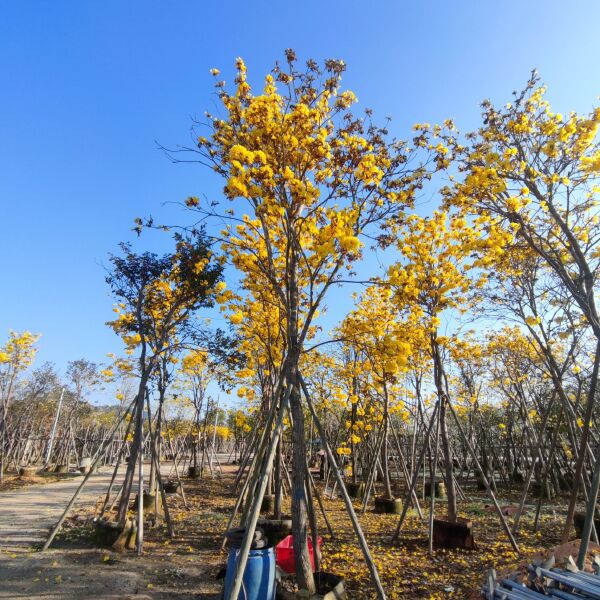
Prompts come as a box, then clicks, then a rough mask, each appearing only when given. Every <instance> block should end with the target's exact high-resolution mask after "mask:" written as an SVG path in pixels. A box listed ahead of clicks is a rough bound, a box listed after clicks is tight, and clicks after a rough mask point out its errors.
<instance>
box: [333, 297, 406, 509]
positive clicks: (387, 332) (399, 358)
mask: <svg viewBox="0 0 600 600" xmlns="http://www.w3.org/2000/svg"><path fill="white" fill-rule="evenodd" d="M391 297H392V290H391V289H390V288H389V287H387V286H385V287H383V286H371V287H369V288H367V289H366V290H365V292H364V294H363V295H362V297H361V298H360V301H359V304H358V307H357V308H356V309H355V310H353V311H352V312H351V313H350V314H349V315H348V316H347V317H346V318H345V319H344V321H343V323H342V325H341V327H340V333H341V336H342V337H343V338H344V339H345V340H347V341H348V342H350V343H351V344H353V345H354V346H355V347H356V348H357V349H358V350H359V352H360V353H361V354H363V355H364V357H365V360H364V362H365V363H366V364H367V365H368V368H367V369H366V370H367V372H368V373H369V375H370V377H369V379H370V382H369V383H370V385H371V386H372V388H373V390H374V391H375V393H376V395H377V397H378V399H379V400H380V403H381V417H382V419H381V425H382V431H381V438H380V439H381V442H380V444H381V469H382V472H383V483H384V498H386V499H393V497H394V496H393V494H392V487H391V482H390V472H389V428H390V415H391V414H392V412H393V411H394V410H397V409H398V408H403V406H402V403H401V402H399V399H398V398H397V397H394V396H395V395H394V393H393V390H394V387H395V385H396V384H397V383H398V378H399V377H400V375H401V374H402V373H403V372H404V371H405V370H406V368H407V366H408V357H409V355H410V352H411V346H410V342H409V340H410V336H409V332H408V327H407V326H406V324H405V323H402V322H399V321H398V311H397V309H396V306H395V304H394V303H393V302H392V301H391ZM357 391H358V390H355V391H354V397H353V398H352V400H354V402H353V404H354V403H357V402H358V396H357V395H356V392H357ZM355 435H356V434H355V432H354V431H353V432H352V441H354V438H355ZM356 437H358V436H356ZM359 441H360V440H359Z"/></svg>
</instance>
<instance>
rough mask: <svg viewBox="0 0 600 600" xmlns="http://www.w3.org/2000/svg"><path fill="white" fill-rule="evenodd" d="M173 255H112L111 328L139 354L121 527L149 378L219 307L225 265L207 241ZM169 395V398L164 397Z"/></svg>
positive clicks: (126, 251) (179, 242)
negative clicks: (197, 322) (203, 311)
mask: <svg viewBox="0 0 600 600" xmlns="http://www.w3.org/2000/svg"><path fill="white" fill-rule="evenodd" d="M175 241H176V250H175V252H174V253H173V254H167V255H165V256H162V257H159V256H157V255H155V254H152V253H148V252H146V253H144V254H136V253H134V252H133V251H132V250H131V248H130V247H129V246H128V245H126V244H123V245H122V246H121V248H122V250H123V256H112V257H111V262H112V263H113V271H112V272H111V273H110V275H109V276H108V277H107V278H106V280H107V283H108V284H109V285H110V287H111V289H112V292H113V294H114V295H115V297H116V298H117V299H118V300H119V304H118V305H117V306H116V307H115V312H116V313H117V315H118V316H117V318H116V319H115V320H113V321H111V322H110V323H109V325H110V326H111V327H112V328H113V330H114V331H115V332H116V333H117V334H119V335H120V336H121V339H122V340H123V342H124V344H125V347H126V352H127V353H128V354H130V355H133V354H135V353H136V352H137V358H136V361H135V362H136V363H137V372H138V376H139V384H138V391H137V396H136V403H135V408H134V414H135V419H136V420H135V424H136V427H135V430H134V439H133V445H132V454H131V459H130V461H129V463H128V466H127V473H126V476H125V481H124V484H123V491H122V493H121V499H120V503H119V522H120V523H121V525H123V524H124V523H125V520H126V517H127V509H128V506H129V497H130V494H131V486H132V483H133V477H134V472H135V463H136V459H137V457H138V453H139V452H140V448H141V444H142V436H143V419H144V402H145V397H146V388H147V385H148V381H149V379H150V377H151V376H152V375H153V373H155V372H156V371H157V370H160V369H161V366H164V361H169V360H170V358H171V357H173V356H174V354H175V353H176V352H177V351H181V349H182V347H183V344H184V341H185V340H188V338H189V329H188V328H189V326H190V324H191V322H192V320H193V318H194V316H195V313H196V311H197V310H199V309H200V308H202V307H207V306H211V305H212V304H213V303H214V297H215V294H216V285H217V283H218V281H219V279H220V278H221V273H222V264H221V263H220V261H218V260H216V259H215V258H214V257H213V255H212V253H211V251H210V249H209V246H208V244H207V241H206V239H205V238H204V237H203V236H202V235H201V234H198V235H197V236H196V237H193V238H183V237H181V236H177V237H176V238H175ZM163 396H164V394H163Z"/></svg>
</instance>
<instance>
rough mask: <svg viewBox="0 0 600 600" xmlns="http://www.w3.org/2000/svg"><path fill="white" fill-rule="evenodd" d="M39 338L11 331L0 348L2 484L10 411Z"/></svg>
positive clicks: (34, 353) (31, 362) (31, 334)
mask: <svg viewBox="0 0 600 600" xmlns="http://www.w3.org/2000/svg"><path fill="white" fill-rule="evenodd" d="M39 338H40V336H39V335H35V334H33V333H30V332H29V331H23V332H22V333H18V332H16V331H10V332H9V334H8V340H7V341H6V343H5V344H4V346H1V347H0V401H1V402H2V406H1V408H2V414H1V415H0V428H1V430H2V437H1V440H0V444H1V447H0V450H1V453H2V457H1V462H0V483H2V482H3V480H4V456H5V452H6V447H5V446H6V443H7V438H6V433H7V422H6V419H7V416H8V409H9V406H10V404H11V401H12V399H13V396H14V392H15V385H16V384H17V381H18V377H19V373H22V372H23V371H25V370H26V369H28V368H29V367H30V366H31V365H32V364H33V360H34V358H35V355H36V352H37V348H36V347H35V344H36V343H37V341H38V340H39Z"/></svg>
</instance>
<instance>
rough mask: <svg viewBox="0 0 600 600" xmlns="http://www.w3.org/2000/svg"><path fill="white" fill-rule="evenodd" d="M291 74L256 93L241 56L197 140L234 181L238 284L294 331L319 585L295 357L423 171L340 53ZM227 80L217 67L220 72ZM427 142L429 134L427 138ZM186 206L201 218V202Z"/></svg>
mask: <svg viewBox="0 0 600 600" xmlns="http://www.w3.org/2000/svg"><path fill="white" fill-rule="evenodd" d="M286 57H287V70H284V69H283V68H281V67H279V66H277V67H276V68H275V69H274V70H273V73H272V74H269V75H267V77H266V78H265V83H264V86H263V88H262V90H261V91H260V92H259V93H258V94H254V93H253V92H252V90H251V87H250V84H249V82H248V78H247V69H246V66H245V64H244V62H243V60H241V59H238V61H237V64H236V70H237V73H236V77H235V89H234V90H233V91H232V92H228V91H227V89H226V86H225V84H224V83H223V82H218V83H217V89H218V91H219V97H220V102H221V106H222V108H223V111H224V116H223V118H220V117H217V116H213V115H210V114H209V115H207V116H208V119H209V121H210V129H211V131H210V135H209V136H208V137H204V136H201V137H199V139H198V149H197V152H198V153H199V154H200V155H201V157H202V158H201V160H202V162H204V163H205V164H207V165H209V166H210V167H212V168H213V169H214V170H215V171H216V172H217V173H219V174H220V175H221V176H222V177H223V178H224V179H225V187H224V194H225V196H226V197H227V198H228V199H229V200H231V201H232V202H235V204H234V207H235V208H234V209H231V210H232V212H233V214H229V217H230V219H231V221H232V222H231V223H230V224H229V225H228V226H227V227H226V228H225V229H224V230H223V232H222V236H223V250H224V252H225V253H226V254H227V255H228V256H229V257H230V259H231V262H232V263H233V264H234V265H235V266H236V267H237V268H238V269H239V271H240V273H241V286H242V287H243V288H244V289H245V290H246V291H247V292H252V291H254V290H256V289H257V288H265V289H268V290H269V293H270V296H271V297H272V298H273V301H274V302H275V303H276V306H277V310H279V311H280V318H281V321H282V325H283V331H284V332H285V352H286V355H285V361H284V367H283V372H284V374H285V379H286V385H287V386H289V389H290V393H291V396H290V406H291V414H292V420H293V428H292V437H293V449H294V450H293V470H292V471H293V478H294V481H293V487H294V490H293V493H292V499H293V506H292V517H293V523H294V525H293V534H294V538H295V540H296V544H295V547H296V548H297V552H296V554H295V556H296V571H297V575H298V582H299V585H300V587H301V588H304V589H308V590H309V591H310V592H311V593H314V591H315V584H314V578H313V574H312V570H311V567H310V561H309V555H308V547H307V499H306V495H305V488H304V482H305V468H306V467H305V454H306V452H305V441H304V415H303V411H302V405H301V399H300V386H299V379H298V377H299V371H298V365H299V360H300V355H301V353H302V350H303V346H304V342H305V340H306V338H307V336H308V334H309V332H310V328H311V327H312V325H313V319H314V318H315V316H316V314H317V311H318V310H319V307H320V306H321V304H322V302H323V299H324V297H325V294H326V292H327V290H328V289H329V288H330V287H331V286H332V285H334V284H335V283H336V282H337V281H338V280H339V279H340V278H341V276H342V273H343V272H344V271H351V270H352V265H353V263H354V262H355V261H356V260H358V259H359V258H360V257H361V251H362V250H361V249H362V246H363V242H362V241H361V236H362V235H364V234H365V233H368V232H371V233H373V234H374V235H378V234H379V233H380V230H379V229H378V227H380V226H381V225H382V224H384V223H385V222H386V221H387V220H389V219H390V218H391V217H393V216H397V215H398V214H400V213H401V212H402V211H403V210H404V208H406V207H407V206H408V205H410V204H411V202H412V199H413V195H414V192H415V190H416V189H418V188H419V187H420V186H421V183H422V180H423V178H424V177H425V176H426V171H425V169H424V168H422V167H418V168H416V169H413V168H411V167H410V166H409V159H410V158H411V156H412V153H413V150H412V149H411V148H409V147H408V146H407V145H406V144H404V143H400V142H395V141H393V142H390V141H388V140H387V135H386V134H387V132H386V130H385V129H384V128H379V127H376V126H375V125H374V124H373V123H372V121H371V116H370V113H367V114H366V115H365V116H364V117H356V116H354V115H353V114H352V112H351V106H352V104H354V103H355V101H356V97H355V95H354V94H353V93H352V92H350V91H342V89H341V87H340V85H341V84H340V82H341V75H342V73H343V71H344V69H345V65H344V63H343V61H337V60H329V61H326V62H325V65H324V67H323V68H321V67H319V65H317V63H315V62H314V61H309V62H308V63H307V66H306V68H305V69H302V70H300V69H298V68H297V66H296V58H295V55H294V53H293V52H292V51H287V52H286ZM214 74H215V76H217V77H218V74H219V73H218V71H216V70H215V71H214ZM420 137H421V138H422V137H423V136H420ZM187 204H188V206H189V207H191V208H194V207H195V208H197V209H198V210H200V211H203V212H204V214H209V215H210V214H213V215H216V213H215V210H214V207H213V206H206V207H202V206H201V205H200V203H199V201H198V199H197V198H190V199H189V200H188V201H187Z"/></svg>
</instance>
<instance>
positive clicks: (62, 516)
mask: <svg viewBox="0 0 600 600" xmlns="http://www.w3.org/2000/svg"><path fill="white" fill-rule="evenodd" d="M136 399H137V398H136ZM136 399H134V400H133V402H132V403H131V404H130V405H129V407H128V408H127V410H126V411H125V412H124V413H123V415H122V416H121V418H120V419H119V422H118V423H117V424H116V425H115V427H114V429H113V430H112V432H111V434H110V436H108V438H107V440H105V442H104V443H103V444H102V446H101V447H100V448H99V449H98V453H97V454H96V456H95V458H94V460H93V461H92V464H91V468H90V471H89V473H88V474H87V475H86V476H85V477H84V478H83V481H82V482H81V483H80V484H79V487H78V488H77V489H76V490H75V493H74V494H73V496H72V498H71V500H70V501H69V503H68V504H67V507H66V508H65V510H64V512H63V514H62V515H61V516H60V519H59V520H58V522H57V523H56V525H55V526H54V529H53V530H52V531H51V532H50V535H49V536H48V539H47V540H46V542H45V543H44V545H43V546H42V548H41V550H40V552H44V551H45V550H48V548H49V547H50V544H51V543H52V540H53V539H54V538H55V537H56V534H57V533H58V532H59V530H60V528H61V527H62V524H63V523H64V521H65V519H66V518H67V515H68V514H69V511H70V510H71V508H72V507H73V504H75V501H76V500H77V498H78V497H79V494H80V493H81V491H82V490H83V487H84V486H85V484H86V483H87V480H88V479H89V478H90V477H91V475H92V473H93V472H94V467H95V466H96V464H97V463H98V461H99V460H100V457H101V456H102V454H103V452H104V451H105V450H106V448H108V444H109V443H110V441H111V440H112V437H113V436H114V434H115V432H116V431H117V429H118V428H119V426H120V425H121V423H122V422H123V421H124V420H125V416H126V415H128V414H129V411H130V410H131V409H132V407H133V405H134V404H135V402H136Z"/></svg>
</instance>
